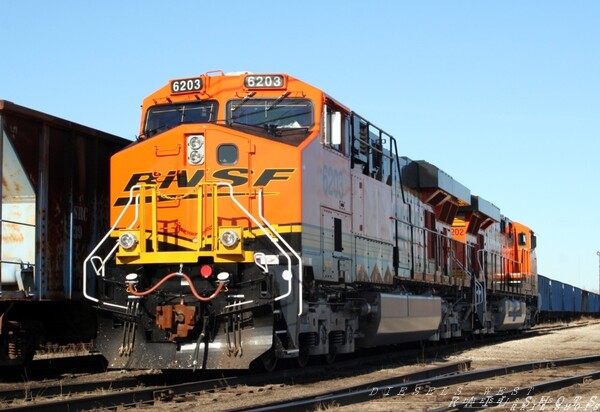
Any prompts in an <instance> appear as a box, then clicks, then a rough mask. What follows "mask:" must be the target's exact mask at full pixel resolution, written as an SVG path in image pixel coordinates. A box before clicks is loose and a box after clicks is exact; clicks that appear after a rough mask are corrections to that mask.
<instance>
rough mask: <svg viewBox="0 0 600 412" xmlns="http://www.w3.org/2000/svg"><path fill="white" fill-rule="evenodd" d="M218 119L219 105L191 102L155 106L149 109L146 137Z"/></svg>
mask: <svg viewBox="0 0 600 412" xmlns="http://www.w3.org/2000/svg"><path fill="white" fill-rule="evenodd" d="M216 118H217V103H216V102H213V101H203V102H189V103H179V104H168V105H161V106H153V107H151V108H150V109H148V114H147V116H146V125H145V127H144V135H145V136H146V137H152V136H154V135H156V134H158V133H162V132H165V131H167V130H169V129H172V128H173V127H176V126H179V125H180V124H183V123H211V122H215V121H216Z"/></svg>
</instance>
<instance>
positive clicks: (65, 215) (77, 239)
mask: <svg viewBox="0 0 600 412" xmlns="http://www.w3.org/2000/svg"><path fill="white" fill-rule="evenodd" d="M130 143H131V142H130V141H128V140H125V139H122V138H119V137H117V136H113V135H110V134H108V133H104V132H101V131H99V130H96V129H92V128H89V127H86V126H82V125H79V124H76V123H73V122H70V121H67V120H64V119H59V118H57V117H54V116H51V115H48V114H45V113H41V112H38V111H35V110H32V109H28V108H26V107H23V106H19V105H17V104H14V103H11V102H8V101H5V100H0V153H1V157H2V168H1V169H0V174H1V176H2V187H1V189H0V191H1V192H2V204H1V213H2V221H1V225H0V232H1V233H2V237H1V241H0V250H1V259H2V264H1V268H0V367H3V366H20V365H23V364H24V363H26V361H28V360H29V359H31V358H33V356H34V353H35V350H36V349H38V348H40V347H44V348H48V347H49V345H48V344H49V343H52V347H54V346H56V345H67V344H79V343H89V342H90V341H91V340H92V339H93V338H94V337H95V335H96V313H95V311H94V310H93V309H92V305H91V303H90V302H89V301H87V300H85V299H84V298H83V294H82V285H83V278H82V272H81V270H82V266H83V261H84V259H85V258H86V256H87V255H88V253H89V252H90V250H91V249H92V248H93V247H94V246H95V244H97V243H98V241H99V240H100V239H101V236H103V235H104V233H105V232H106V230H107V227H109V226H108V220H109V216H108V210H107V209H106V202H107V201H108V197H109V193H108V191H109V184H108V181H109V159H110V156H111V155H112V154H113V153H115V152H117V151H118V150H120V149H122V148H123V147H125V146H126V145H127V144H130Z"/></svg>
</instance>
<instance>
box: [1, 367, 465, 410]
mask: <svg viewBox="0 0 600 412" xmlns="http://www.w3.org/2000/svg"><path fill="white" fill-rule="evenodd" d="M469 365H470V361H461V362H453V363H449V364H445V365H442V366H439V367H432V368H428V369H426V370H422V371H419V372H416V373H414V374H409V375H402V376H400V377H397V378H388V379H386V380H384V381H381V382H388V381H389V382H392V381H394V382H397V381H398V379H402V378H403V377H404V378H405V379H409V380H410V379H425V377H427V376H429V377H431V376H439V375H440V374H449V373H458V372H460V371H462V370H464V369H465V368H467V367H468V366H469ZM274 375H276V376H275V379H274ZM288 376H289V373H288V372H286V371H282V372H281V373H275V374H273V373H267V374H260V375H252V376H244V377H231V378H220V379H212V380H208V381H198V382H188V383H181V384H176V385H167V386H153V387H147V388H141V389H133V390H127V391H121V392H114V393H108V394H102V395H87V396H85V397H84V398H76V399H57V400H52V401H43V402H35V403H32V402H27V403H25V404H23V405H9V406H7V407H6V408H4V409H3V410H6V411H47V410H87V409H101V408H115V407H118V406H128V405H135V404H140V403H150V402H154V401H158V400H161V401H168V400H170V399H173V398H175V397H178V396H182V395H188V394H190V393H199V392H203V391H207V390H215V389H218V388H225V387H231V386H236V385H240V384H244V385H249V384H253V383H254V384H261V385H264V384H265V382H266V381H273V380H282V379H283V380H285V378H286V377H288ZM382 384H384V383H382ZM63 394H66V393H63Z"/></svg>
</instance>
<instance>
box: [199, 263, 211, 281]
mask: <svg viewBox="0 0 600 412" xmlns="http://www.w3.org/2000/svg"><path fill="white" fill-rule="evenodd" d="M212 272H213V270H212V267H211V266H210V265H202V267H201V268H200V276H202V277H203V278H204V279H208V278H209V277H210V276H211V275H212Z"/></svg>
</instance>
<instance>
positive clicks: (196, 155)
mask: <svg viewBox="0 0 600 412" xmlns="http://www.w3.org/2000/svg"><path fill="white" fill-rule="evenodd" d="M188 160H189V161H190V163H192V164H195V165H197V164H200V163H202V162H203V161H204V155H202V154H201V153H200V152H198V151H196V150H193V151H192V152H190V155H189V156H188Z"/></svg>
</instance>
